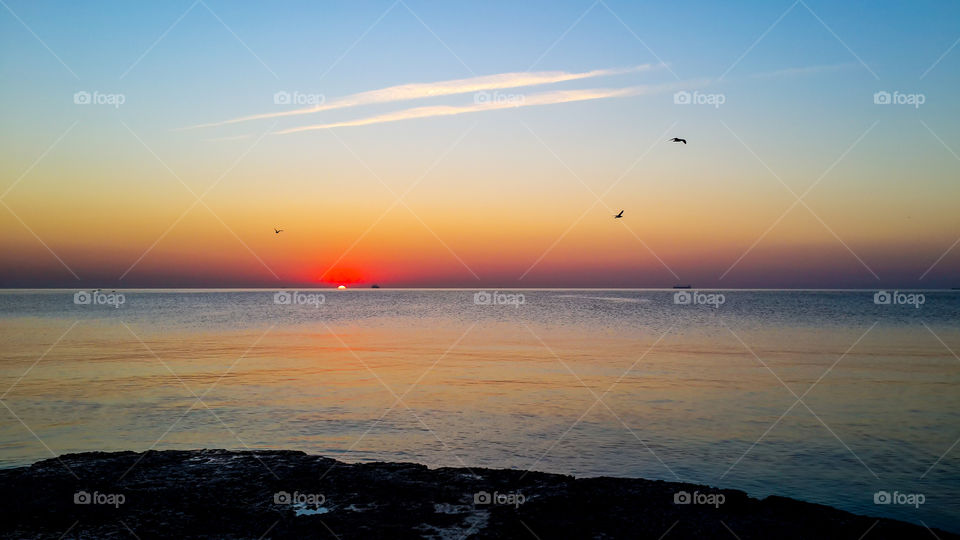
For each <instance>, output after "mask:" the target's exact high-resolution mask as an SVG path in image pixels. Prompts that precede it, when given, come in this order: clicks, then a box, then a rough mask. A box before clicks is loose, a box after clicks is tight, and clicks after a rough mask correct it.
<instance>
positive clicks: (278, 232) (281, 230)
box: [273, 228, 283, 234]
mask: <svg viewBox="0 0 960 540" xmlns="http://www.w3.org/2000/svg"><path fill="white" fill-rule="evenodd" d="M282 232H283V229H277V228H274V229H273V234H280V233H282Z"/></svg>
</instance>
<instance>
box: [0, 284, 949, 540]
mask: <svg viewBox="0 0 960 540" xmlns="http://www.w3.org/2000/svg"><path fill="white" fill-rule="evenodd" d="M75 292H76V291H4V292H0V343H2V352H0V392H3V393H2V394H0V395H2V397H0V400H2V403H3V404H5V405H6V406H7V407H9V410H8V409H7V407H0V418H2V421H0V466H6V467H9V466H15V465H22V464H27V463H31V462H33V461H35V460H38V459H42V458H46V457H49V456H50V454H51V452H53V453H56V454H61V453H67V452H77V451H87V450H145V449H148V448H157V449H167V448H178V449H183V448H214V447H223V448H232V449H244V448H290V449H299V450H304V451H306V452H310V453H316V454H323V455H327V456H330V457H335V458H338V459H342V460H345V461H354V462H356V461H375V460H389V461H415V462H420V463H425V464H427V465H431V466H469V467H495V468H511V467H512V468H521V469H536V470H543V471H549V472H559V473H568V474H573V475H577V476H597V475H612V476H631V477H645V478H656V479H663V480H681V481H689V482H697V483H704V484H710V485H714V486H719V487H726V488H737V489H742V490H744V491H746V492H748V493H749V494H751V495H753V496H758V497H763V496H766V495H770V494H777V495H784V496H789V497H794V498H798V499H802V500H806V501H812V502H817V503H823V504H828V505H832V506H836V507H839V508H843V509H845V510H850V511H853V512H857V513H863V514H868V515H876V516H887V517H894V518H898V519H904V520H907V521H912V522H916V523H919V522H921V521H922V522H924V523H926V524H927V525H930V526H938V527H942V528H944V529H948V530H953V531H960V499H958V494H957V490H956V488H957V486H960V445H958V444H957V441H958V438H960V358H957V356H955V355H954V354H953V353H952V352H951V350H952V351H958V352H960V292H956V291H922V294H923V297H910V296H908V295H907V294H901V296H899V297H894V298H893V299H892V301H891V302H890V303H880V304H877V303H875V299H874V293H875V291H845V292H825V291H790V292H785V291H735V290H728V291H699V293H698V294H696V295H689V296H684V295H685V294H690V293H688V292H682V291H672V290H629V291H628V290H614V291H599V290H589V291H576V290H522V291H499V292H498V294H493V293H494V291H492V290H488V291H486V293H489V294H480V295H478V294H477V293H478V291H474V290H471V291H467V290H403V291H399V290H385V289H380V290H348V291H331V290H322V291H306V290H302V291H300V294H299V295H287V296H283V295H281V296H280V297H279V298H278V299H277V298H275V296H276V295H275V292H276V291H266V290H264V291H259V290H251V291H137V290H125V291H120V292H121V293H122V294H123V303H118V304H117V305H119V307H114V306H113V305H110V304H109V303H103V302H109V301H110V300H111V298H110V297H109V296H97V297H96V298H94V299H93V301H91V302H90V303H75V298H74V293H75ZM678 292H679V294H680V295H681V296H680V297H679V299H675V295H676V294H678ZM691 292H692V291H691ZM891 292H892V291H891ZM710 293H719V294H722V295H723V296H722V297H720V296H710ZM311 295H313V296H311ZM317 295H322V296H317ZM511 295H513V296H511ZM520 295H522V296H520ZM884 299H885V298H883V297H881V298H880V300H881V301H882V300H884ZM911 299H912V300H914V301H916V302H915V303H903V302H909V301H910V300H911ZM79 300H80V301H81V302H83V301H84V300H86V299H85V298H82V297H81V298H79ZM114 300H118V298H114ZM278 300H279V303H278ZM677 300H679V301H680V302H681V303H679V304H678V303H676V302H677ZM720 300H722V303H721V302H720ZM920 300H922V301H923V302H922V303H919V301H920ZM687 302H688V303H687ZM8 388H9V390H7V389H8ZM198 396H199V397H200V398H201V399H200V400H198ZM598 398H601V399H600V400H599V401H598ZM798 398H800V400H799V401H798ZM18 418H19V420H18ZM21 421H22V422H21ZM954 445H956V447H955V446H954ZM880 491H885V492H888V493H890V494H891V496H892V498H893V499H894V501H893V503H892V504H876V503H875V495H876V494H877V492H880ZM895 492H896V494H897V495H896V496H894V495H893V494H894V493H895ZM905 494H922V495H923V504H921V505H919V507H915V506H911V505H907V504H899V503H898V497H900V499H899V500H903V499H902V496H903V495H905ZM880 497H881V498H882V494H881V495H880ZM914 500H916V499H914Z"/></svg>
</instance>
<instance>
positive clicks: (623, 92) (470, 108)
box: [275, 83, 679, 135]
mask: <svg viewBox="0 0 960 540" xmlns="http://www.w3.org/2000/svg"><path fill="white" fill-rule="evenodd" d="M678 87H679V83H671V84H663V85H646V86H629V87H626V88H592V89H584V90H560V91H555V92H541V93H538V94H527V95H516V96H511V97H510V98H509V99H490V100H483V101H481V102H480V103H474V104H473V105H460V106H456V105H436V106H427V107H415V108H412V109H404V110H401V111H395V112H390V113H386V114H380V115H376V116H368V117H366V118H359V119H356V120H347V121H343V122H330V123H326V124H315V125H309V126H300V127H295V128H289V129H284V130H281V131H277V132H275V133H276V134H277V135H285V134H288V133H298V132H301V131H313V130H320V129H331V128H338V127H353V126H369V125H371V124H384V123H387V122H399V121H401V120H412V119H415V118H431V117H436V116H454V115H458V114H468V113H475V112H484V111H494V110H499V109H515V108H520V107H531V106H535V105H555V104H558V103H571V102H575V101H589V100H595V99H610V98H620V97H630V96H639V95H644V94H655V93H660V92H669V91H673V90H676V89H677V88H678Z"/></svg>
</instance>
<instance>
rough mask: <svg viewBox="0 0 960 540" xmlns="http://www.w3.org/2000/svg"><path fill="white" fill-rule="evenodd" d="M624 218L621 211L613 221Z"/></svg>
mask: <svg viewBox="0 0 960 540" xmlns="http://www.w3.org/2000/svg"><path fill="white" fill-rule="evenodd" d="M622 217H623V210H621V211H620V213H619V214H617V215H615V216H613V219H620V218H622Z"/></svg>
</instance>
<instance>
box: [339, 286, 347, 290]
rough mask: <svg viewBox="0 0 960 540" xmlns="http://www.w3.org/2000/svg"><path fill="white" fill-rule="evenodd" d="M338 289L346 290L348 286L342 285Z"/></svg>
mask: <svg viewBox="0 0 960 540" xmlns="http://www.w3.org/2000/svg"><path fill="white" fill-rule="evenodd" d="M337 288H338V289H341V290H343V289H346V288H347V286H346V285H340V286H338V287H337Z"/></svg>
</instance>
